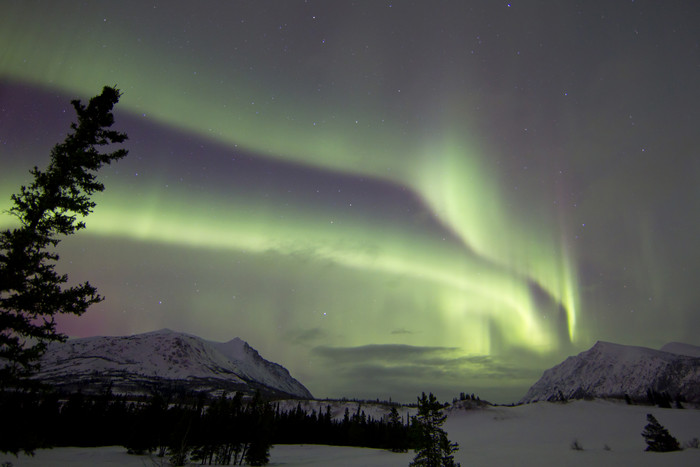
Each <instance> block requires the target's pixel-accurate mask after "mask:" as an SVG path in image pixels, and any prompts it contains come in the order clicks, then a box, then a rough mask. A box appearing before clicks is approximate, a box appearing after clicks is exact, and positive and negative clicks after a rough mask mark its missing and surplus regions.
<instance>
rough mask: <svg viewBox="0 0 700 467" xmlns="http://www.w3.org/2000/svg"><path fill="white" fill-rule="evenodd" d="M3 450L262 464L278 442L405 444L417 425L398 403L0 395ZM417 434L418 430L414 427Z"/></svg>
mask: <svg viewBox="0 0 700 467" xmlns="http://www.w3.org/2000/svg"><path fill="white" fill-rule="evenodd" d="M0 413H2V414H3V419H4V420H3V423H0V451H5V452H11V453H17V452H19V451H28V452H31V451H32V450H34V449H39V448H47V447H58V446H83V447H88V446H110V445H121V446H125V447H126V448H127V449H128V450H129V452H131V453H134V454H145V453H147V452H151V453H154V454H155V455H159V456H167V457H168V458H169V459H170V461H171V462H172V463H174V464H176V465H177V464H180V465H181V464H182V463H185V462H187V461H193V462H198V463H203V464H218V465H222V464H223V465H228V464H234V465H235V464H239V463H241V462H242V461H246V462H247V463H248V464H250V465H263V464H265V463H267V460H268V459H269V449H270V446H271V445H273V444H329V445H340V446H362V447H372V448H382V449H390V450H393V451H406V450H408V449H409V448H411V447H413V446H412V444H415V443H414V442H412V441H411V440H412V439H413V440H415V438H416V436H415V432H416V427H415V426H412V425H411V423H410V422H408V421H407V422H404V421H403V420H402V419H401V417H400V415H399V413H398V411H397V410H396V408H395V407H393V408H392V411H391V413H390V414H389V416H388V417H386V419H383V420H377V419H374V418H372V417H371V416H368V415H366V414H365V412H364V411H363V410H362V409H361V408H360V406H358V409H357V411H355V412H352V413H351V412H350V410H348V409H347V408H346V411H345V414H344V417H343V418H342V419H339V420H336V419H334V418H333V417H332V416H331V405H330V403H329V405H327V406H326V408H325V410H323V411H322V412H321V413H317V412H315V411H312V412H310V413H308V412H306V411H305V410H304V409H302V407H301V405H300V404H299V405H298V406H297V407H296V409H293V410H290V411H283V410H281V409H280V407H279V405H278V404H276V403H275V402H265V401H263V400H262V398H261V397H260V395H259V394H257V395H256V396H254V397H253V398H252V399H250V400H247V401H245V400H244V399H243V397H242V396H241V394H240V393H237V394H235V395H234V396H233V397H230V398H227V397H223V396H222V397H220V398H216V399H208V398H207V397H206V396H205V395H194V396H189V397H184V398H183V397H180V398H177V399H175V398H173V397H168V396H165V395H162V394H157V395H154V396H151V397H150V398H148V399H145V400H142V401H133V400H131V401H129V400H127V399H126V398H124V397H123V396H117V395H113V394H111V393H107V394H103V395H99V396H86V395H83V394H80V393H76V394H71V395H70V396H67V398H60V397H59V396H58V395H56V394H43V395H41V396H38V395H37V394H26V393H24V394H23V393H3V394H1V395H0ZM412 433H413V434H412Z"/></svg>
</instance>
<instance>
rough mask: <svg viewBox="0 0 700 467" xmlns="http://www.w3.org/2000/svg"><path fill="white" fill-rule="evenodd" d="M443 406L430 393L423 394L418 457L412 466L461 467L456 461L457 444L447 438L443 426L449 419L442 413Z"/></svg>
mask: <svg viewBox="0 0 700 467" xmlns="http://www.w3.org/2000/svg"><path fill="white" fill-rule="evenodd" d="M442 409H443V405H442V404H441V403H440V402H438V401H437V399H436V398H435V396H434V395H433V394H432V393H430V394H429V395H428V396H426V395H425V393H423V395H422V396H421V397H419V398H418V415H416V417H415V421H416V423H417V426H418V440H417V448H418V450H417V451H416V456H415V457H414V458H413V462H411V463H410V464H409V465H410V466H416V467H418V466H421V467H443V466H444V467H459V463H455V461H454V455H453V454H454V453H455V452H456V451H457V450H458V449H459V445H458V444H457V443H453V442H451V441H450V440H449V439H448V438H447V433H445V431H444V430H443V429H442V424H443V423H444V422H445V419H446V418H447V417H446V415H444V414H443V412H442Z"/></svg>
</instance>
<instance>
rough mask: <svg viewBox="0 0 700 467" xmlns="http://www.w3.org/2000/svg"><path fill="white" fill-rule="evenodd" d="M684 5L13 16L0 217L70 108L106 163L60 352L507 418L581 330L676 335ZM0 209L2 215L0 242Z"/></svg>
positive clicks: (630, 337) (693, 163) (684, 277)
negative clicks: (171, 337) (112, 158)
mask: <svg viewBox="0 0 700 467" xmlns="http://www.w3.org/2000/svg"><path fill="white" fill-rule="evenodd" d="M697 24H700V9H699V8H698V7H697V6H695V5H692V4H691V3H681V2H664V3H663V4H662V3H660V2H651V1H626V2H573V1H564V2H548V1H535V2H491V1H434V2H427V1H426V2H418V1H394V2H390V1H354V2H351V1H345V0H339V1H335V0H334V1H302V0H299V1H296V0H290V1H232V2H184V1H183V2H180V1H176V2H148V3H146V2H136V1H134V2H132V1H124V2H77V1H64V2H52V1H45V2H41V1H10V2H6V3H5V4H4V5H3V15H2V17H0V43H2V44H3V47H2V49H0V143H1V144H0V161H1V164H2V171H1V172H0V207H2V208H3V209H6V207H9V203H10V200H9V197H10V194H11V193H13V192H14V191H16V190H17V189H18V187H19V185H21V184H22V183H26V182H27V181H28V177H29V175H28V170H29V169H30V168H31V167H32V166H33V165H38V166H40V167H42V166H44V165H45V164H46V162H47V161H48V154H49V151H50V148H51V147H52V146H53V145H54V144H55V143H57V142H59V141H61V140H62V139H63V137H64V136H65V134H66V132H67V131H68V127H69V124H70V122H71V121H72V119H73V114H72V112H71V111H72V109H71V107H70V100H71V99H73V98H75V97H79V98H81V99H83V100H87V99H88V98H89V97H91V96H93V95H95V94H97V93H99V91H100V90H101V89H102V86H103V85H116V86H117V87H119V88H120V89H121V90H122V92H123V93H124V95H123V97H122V99H121V101H120V103H119V104H118V105H117V109H116V112H115V116H116V125H115V128H116V129H118V130H120V131H125V132H126V133H127V134H128V135H129V141H128V142H127V144H126V148H127V149H129V151H130V153H129V156H127V158H126V159H124V160H123V161H120V162H119V163H117V164H116V165H114V166H111V167H108V168H107V169H105V170H104V171H103V172H102V174H101V175H102V178H101V179H102V181H103V182H104V183H105V186H106V190H105V192H104V193H102V194H101V195H100V196H99V197H98V198H97V199H96V201H97V203H98V204H97V207H96V209H95V212H94V213H93V214H92V215H91V216H90V217H88V218H87V229H86V230H85V231H83V232H81V233H80V234H79V235H76V236H74V237H72V238H69V239H66V240H64V241H63V242H62V244H61V254H62V256H61V262H60V263H59V269H60V270H62V271H65V272H66V273H68V274H69V275H70V277H71V279H74V280H75V281H84V280H89V281H90V282H91V283H92V284H94V285H95V286H97V287H98V290H99V292H100V293H101V294H102V295H104V296H105V297H106V300H105V301H104V302H102V303H101V304H99V305H98V306H95V307H93V308H92V309H91V310H90V311H89V312H88V313H86V314H85V315H84V316H82V317H79V318H64V319H62V320H61V329H62V330H63V331H64V332H66V333H68V334H70V335H74V336H88V335H119V334H129V333H137V332H145V331H150V330H154V329H158V328H163V327H168V328H171V329H175V330H178V331H184V332H190V333H193V334H196V335H199V336H202V337H204V338H207V339H211V340H219V341H223V340H229V339H232V338H233V337H236V336H239V337H241V338H242V339H244V340H246V341H247V342H249V343H250V344H251V345H252V346H253V347H254V348H256V349H257V350H259V351H260V353H261V354H262V355H263V356H264V357H265V358H268V359H270V360H273V361H276V362H279V363H281V364H282V365H284V366H285V367H287V368H288V369H289V370H290V371H291V373H292V375H293V376H295V377H296V378H298V379H299V380H300V381H301V382H302V383H303V384H304V385H306V386H307V387H308V388H309V390H310V391H311V392H312V393H313V394H314V395H315V396H316V397H325V396H328V397H340V396H348V397H368V398H377V397H379V398H383V399H384V398H389V397H392V398H394V399H395V400H412V399H413V398H414V396H415V395H416V394H418V393H420V392H421V391H433V392H436V393H437V394H438V396H439V397H442V398H444V399H448V398H451V397H453V396H455V395H457V394H458V393H459V392H462V391H466V392H477V393H478V394H480V395H481V396H482V397H483V398H487V399H491V400H496V401H499V402H510V401H512V400H516V399H517V398H519V397H520V396H521V395H522V394H523V393H524V390H525V389H526V388H527V387H528V386H529V385H530V384H532V383H533V382H534V381H535V380H536V379H537V378H538V377H539V376H540V374H541V372H542V370H543V369H545V368H547V367H549V366H551V365H552V364H554V363H557V362H559V361H560V360H562V359H563V358H564V357H566V356H567V355H571V354H573V353H576V352H578V351H580V350H583V349H585V348H588V347H590V346H591V345H592V344H593V343H594V342H595V341H596V340H609V341H614V342H618V343H623V344H633V345H643V346H650V347H657V348H658V347H659V346H661V345H663V344H664V343H666V342H669V341H685V342H688V343H693V344H700V342H698V341H697V337H696V336H697V332H698V330H699V329H700V314H699V313H698V311H699V310H698V306H699V303H700V291H698V287H697V285H696V284H695V283H696V282H697V277H700V248H698V239H700V235H699V234H700V221H699V220H700V216H699V215H698V213H700V209H699V208H700V206H699V205H700V183H698V180H700V162H699V161H700V158H699V157H698V148H699V147H700V144H699V143H700V132H698V131H697V128H696V127H697V124H698V122H700V110H699V109H700V105H699V104H700V94H699V91H698V86H697V83H699V82H700V32H698V28H697ZM11 222H12V219H11V218H10V217H9V216H7V215H5V214H3V215H2V216H1V217H0V224H1V225H2V226H3V227H5V226H8V225H10V223H11Z"/></svg>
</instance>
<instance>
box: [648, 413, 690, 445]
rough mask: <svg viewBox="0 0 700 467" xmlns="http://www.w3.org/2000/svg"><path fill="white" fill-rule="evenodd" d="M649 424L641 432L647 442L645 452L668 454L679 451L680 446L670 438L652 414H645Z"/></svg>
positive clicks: (675, 440) (674, 439)
mask: <svg viewBox="0 0 700 467" xmlns="http://www.w3.org/2000/svg"><path fill="white" fill-rule="evenodd" d="M647 421H648V422H649V423H648V424H647V425H646V426H645V427H644V431H643V432H642V436H643V437H644V440H645V441H646V442H647V448H646V450H647V451H655V452H669V451H680V449H681V445H680V443H679V442H678V440H677V439H676V438H674V437H673V436H671V434H670V433H669V432H668V430H667V429H666V428H664V427H663V426H662V425H661V424H660V423H659V422H658V421H657V420H656V418H655V417H654V416H653V415H652V414H650V413H649V414H647Z"/></svg>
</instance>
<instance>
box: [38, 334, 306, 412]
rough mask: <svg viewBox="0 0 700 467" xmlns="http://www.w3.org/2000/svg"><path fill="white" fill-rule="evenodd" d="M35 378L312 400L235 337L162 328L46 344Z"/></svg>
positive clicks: (62, 383) (85, 385) (88, 386)
mask: <svg viewBox="0 0 700 467" xmlns="http://www.w3.org/2000/svg"><path fill="white" fill-rule="evenodd" d="M40 364H41V369H40V371H39V372H38V373H37V375H36V376H35V377H34V378H35V379H37V380H39V381H42V382H45V383H48V384H51V385H53V386H56V387H58V388H63V389H67V390H74V389H77V388H79V389H81V390H88V391H89V390H93V389H95V390H97V389H98V388H99V389H101V390H104V388H105V387H109V388H110V389H111V390H114V391H117V392H150V391H153V390H154V389H157V388H159V387H169V388H172V389H175V390H186V391H204V392H210V393H215V392H221V391H226V392H234V391H242V392H244V393H253V392H255V391H256V390H260V391H261V392H263V393H266V394H267V395H271V396H291V397H298V398H308V399H313V396H312V395H311V393H310V392H309V391H308V389H306V387H304V386H303V385H302V384H301V383H300V382H299V381H297V380H296V379H294V378H293V377H292V376H291V375H290V373H289V371H288V370H287V369H286V368H284V367H283V366H281V365H279V364H277V363H274V362H270V361H268V360H265V359H264V358H263V357H262V356H260V354H259V353H258V351H257V350H255V349H253V348H252V347H251V346H250V345H249V344H248V343H247V342H245V341H243V340H242V339H240V338H238V337H236V338H234V339H232V340H230V341H228V342H212V341H207V340H205V339H202V338H200V337H198V336H194V335H192V334H187V333H182V332H177V331H172V330H170V329H167V328H164V329H159V330H157V331H151V332H146V333H142V334H135V335H131V336H93V337H85V338H78V339H69V340H68V341H66V342H63V343H59V342H55V343H51V344H50V345H49V346H48V349H47V351H46V353H45V354H44V356H43V357H42V359H41V361H40Z"/></svg>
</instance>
